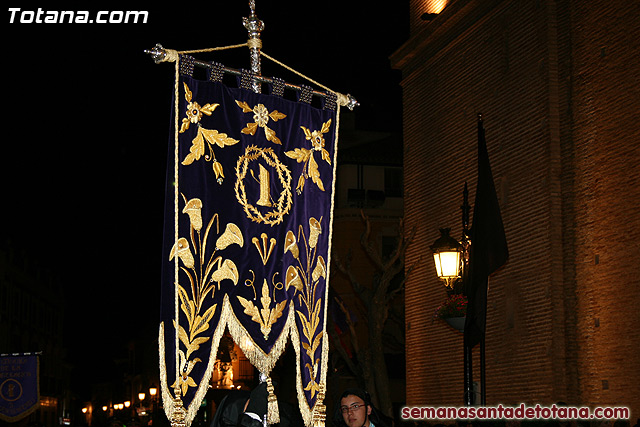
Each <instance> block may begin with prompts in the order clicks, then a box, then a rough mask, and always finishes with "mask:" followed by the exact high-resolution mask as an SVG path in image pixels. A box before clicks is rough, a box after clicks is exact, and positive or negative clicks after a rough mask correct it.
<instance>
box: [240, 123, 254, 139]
mask: <svg viewBox="0 0 640 427" xmlns="http://www.w3.org/2000/svg"><path fill="white" fill-rule="evenodd" d="M256 130H258V124H257V123H247V127H245V128H244V129H242V130H241V131H240V132H242V133H244V134H245V135H251V136H253V135H255V134H256Z"/></svg>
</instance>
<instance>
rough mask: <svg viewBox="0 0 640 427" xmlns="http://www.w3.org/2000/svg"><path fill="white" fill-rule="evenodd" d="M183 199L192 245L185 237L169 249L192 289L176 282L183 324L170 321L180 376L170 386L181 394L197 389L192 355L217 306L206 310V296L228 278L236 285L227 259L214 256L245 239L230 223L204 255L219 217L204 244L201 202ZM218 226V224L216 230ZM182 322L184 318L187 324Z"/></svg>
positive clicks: (206, 335)
mask: <svg viewBox="0 0 640 427" xmlns="http://www.w3.org/2000/svg"><path fill="white" fill-rule="evenodd" d="M182 198H183V200H184V203H185V207H184V209H183V210H182V213H186V214H187V215H189V221H190V227H189V229H190V237H191V245H190V244H189V241H188V240H187V239H186V238H184V237H181V238H179V239H178V241H177V243H176V244H175V245H174V247H173V248H172V250H171V255H170V259H173V257H178V258H179V259H180V261H182V266H180V268H181V270H182V272H183V273H184V274H186V275H187V277H188V278H189V284H190V285H191V286H190V289H189V288H187V287H183V286H182V285H180V284H179V283H178V284H177V288H178V289H177V290H178V297H179V300H180V310H181V312H182V313H183V316H182V317H181V323H182V324H180V323H178V322H177V321H176V320H175V319H174V321H173V326H174V328H175V329H176V331H177V333H178V338H179V343H180V345H179V347H178V355H179V366H180V375H179V377H178V378H177V379H176V382H174V383H173V385H172V387H176V386H179V387H180V388H181V390H182V393H183V394H186V393H187V392H188V391H189V388H190V387H197V385H196V383H195V381H194V380H193V378H191V377H190V376H189V374H190V373H191V370H192V369H193V367H194V366H195V364H196V363H198V362H201V360H200V358H198V357H195V358H193V359H192V355H193V354H194V353H195V352H196V351H198V350H199V349H200V346H201V345H202V344H204V343H206V342H208V341H209V340H210V339H211V336H212V334H211V333H210V332H208V331H209V328H210V326H211V322H212V321H213V317H214V314H215V312H216V308H217V304H213V305H211V306H210V307H207V306H206V305H205V301H204V300H205V298H206V297H207V296H208V295H209V294H211V296H212V297H213V293H214V291H215V283H216V282H218V283H219V282H220V281H222V280H227V279H229V280H231V281H232V282H233V283H234V285H235V284H237V281H238V272H237V268H236V266H235V264H234V262H233V261H231V260H229V259H227V260H224V261H223V260H222V257H221V256H216V252H217V251H218V250H223V249H225V248H227V247H228V246H229V245H232V244H237V245H239V246H242V245H243V244H244V237H243V236H242V232H241V231H240V229H239V228H238V227H237V226H236V225H235V224H232V223H229V224H227V228H226V229H225V231H224V233H223V234H222V235H220V236H219V237H218V239H217V243H216V245H217V246H216V248H215V249H214V250H213V251H212V252H213V253H212V254H209V253H207V250H206V247H207V240H208V239H209V233H210V231H211V230H212V226H213V223H214V220H215V219H217V217H218V214H214V215H213V217H212V218H211V219H210V220H209V223H208V225H207V227H206V229H205V232H204V241H203V239H202V236H201V231H202V225H203V224H202V201H201V200H200V199H198V198H193V199H187V198H186V197H185V196H184V194H183V195H182ZM219 225H220V224H219V223H218V227H219ZM191 248H193V250H194V253H195V255H196V256H195V257H194V256H193V254H192V252H191ZM205 255H206V256H209V261H208V262H207V263H206V264H205V259H206V257H205ZM215 266H217V267H218V269H217V270H216V271H215V272H213V273H211V272H212V271H213V269H214V267H215ZM182 319H186V322H184V321H183V320H182ZM183 349H184V351H183Z"/></svg>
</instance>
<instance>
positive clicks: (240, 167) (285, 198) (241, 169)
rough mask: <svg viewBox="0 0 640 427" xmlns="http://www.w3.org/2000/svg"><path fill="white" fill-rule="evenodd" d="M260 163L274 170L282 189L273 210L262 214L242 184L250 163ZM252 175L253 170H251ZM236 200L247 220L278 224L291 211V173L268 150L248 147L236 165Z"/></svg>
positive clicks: (273, 153) (272, 152)
mask: <svg viewBox="0 0 640 427" xmlns="http://www.w3.org/2000/svg"><path fill="white" fill-rule="evenodd" d="M255 161H260V162H261V163H259V164H260V165H262V162H264V163H266V165H267V166H269V167H271V168H272V169H274V170H275V173H276V176H277V178H278V182H279V183H280V185H281V187H282V191H281V192H280V197H279V198H278V200H277V201H274V203H272V206H271V207H273V209H272V210H268V211H265V212H263V211H264V210H261V209H259V208H257V207H256V206H254V205H252V204H251V203H250V202H249V200H248V196H247V187H246V185H245V183H244V180H245V178H246V177H247V172H248V171H249V170H251V169H249V166H250V165H251V163H252V162H255ZM251 174H253V170H251ZM235 192H236V199H237V200H238V202H239V203H240V204H241V205H242V206H243V208H244V211H245V213H246V214H247V218H249V219H250V220H251V221H254V222H261V223H264V224H267V225H271V226H274V225H276V224H279V223H281V222H282V220H283V219H284V216H285V215H287V214H288V213H289V211H290V210H291V205H292V203H293V199H292V197H291V172H290V171H289V169H288V168H287V166H286V165H284V164H282V163H281V162H280V160H279V159H278V156H277V155H276V154H275V152H274V151H273V150H272V149H270V148H258V147H256V146H249V147H247V149H246V150H245V154H244V155H242V156H240V157H239V158H238V163H237V165H236V186H235Z"/></svg>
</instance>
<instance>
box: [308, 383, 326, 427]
mask: <svg viewBox="0 0 640 427" xmlns="http://www.w3.org/2000/svg"><path fill="white" fill-rule="evenodd" d="M319 386H320V389H319V390H318V397H316V404H315V405H314V406H313V414H312V416H311V422H312V424H313V427H324V422H325V419H326V417H327V415H326V413H327V407H326V406H325V405H324V403H323V402H324V394H325V388H326V387H325V385H324V383H323V382H321V383H320V384H319Z"/></svg>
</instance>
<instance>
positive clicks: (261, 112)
mask: <svg viewBox="0 0 640 427" xmlns="http://www.w3.org/2000/svg"><path fill="white" fill-rule="evenodd" d="M236 104H238V107H240V108H242V112H243V113H253V123H247V125H246V127H245V128H244V129H242V130H241V131H240V132H242V133H244V134H245V135H251V136H254V135H255V134H256V131H257V130H258V128H259V127H260V128H262V129H264V135H265V137H266V138H267V141H271V142H273V143H274V144H280V145H281V144H282V142H281V141H280V138H278V137H277V136H276V132H275V131H274V130H273V129H270V128H269V127H268V126H267V123H269V120H273V121H274V122H277V121H278V120H281V119H284V118H285V117H287V115H286V114H283V113H281V112H279V111H278V110H273V111H272V112H269V110H267V107H265V106H264V105H263V104H257V105H256V106H254V107H253V108H251V107H249V104H247V103H246V102H244V101H236Z"/></svg>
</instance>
